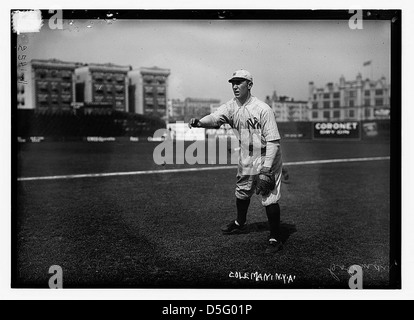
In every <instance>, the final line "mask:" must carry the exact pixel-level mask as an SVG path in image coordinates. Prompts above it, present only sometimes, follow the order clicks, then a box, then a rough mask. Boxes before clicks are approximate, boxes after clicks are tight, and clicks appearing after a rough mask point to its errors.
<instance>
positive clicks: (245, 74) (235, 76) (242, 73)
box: [229, 69, 253, 82]
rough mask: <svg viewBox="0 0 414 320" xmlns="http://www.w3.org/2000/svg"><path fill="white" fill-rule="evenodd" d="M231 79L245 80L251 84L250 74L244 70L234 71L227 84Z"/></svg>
mask: <svg viewBox="0 0 414 320" xmlns="http://www.w3.org/2000/svg"><path fill="white" fill-rule="evenodd" d="M233 79H246V80H249V81H251V82H253V77H252V75H251V74H250V72H249V71H247V70H244V69H240V70H237V71H234V72H233V75H232V76H231V78H230V79H229V82H231V81H232V80H233Z"/></svg>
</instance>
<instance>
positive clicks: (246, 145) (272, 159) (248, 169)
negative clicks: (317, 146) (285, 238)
mask: <svg viewBox="0 0 414 320" xmlns="http://www.w3.org/2000/svg"><path fill="white" fill-rule="evenodd" d="M228 81H229V82H230V83H231V87H232V90H233V93H234V98H233V99H231V100H230V101H228V102H226V103H225V104H223V105H221V106H220V107H219V108H218V109H217V110H216V111H215V112H213V113H211V114H209V115H207V116H205V117H203V118H201V119H195V118H193V119H191V120H190V122H189V127H190V128H191V127H202V128H219V127H220V126H221V125H222V124H224V123H227V124H229V125H230V126H231V127H232V128H233V130H234V131H235V134H236V136H237V137H238V138H239V144H240V149H239V163H238V169H237V182H236V191H235V196H236V208H237V218H236V219H235V220H234V221H232V222H231V223H229V224H228V225H226V226H225V227H223V228H222V232H223V234H227V235H232V234H241V233H246V232H247V226H246V215H247V211H248V208H249V204H250V199H251V197H252V196H253V194H254V193H256V194H260V196H261V203H262V205H263V206H264V207H265V210H266V215H267V218H268V221H269V227H270V237H269V245H268V247H267V249H266V252H268V253H272V252H276V251H279V250H281V249H282V246H283V244H282V242H281V240H280V206H279V199H280V186H281V177H282V154H281V148H280V135H279V130H278V127H277V124H276V119H275V116H274V113H273V111H272V109H271V108H270V107H269V106H268V105H267V104H266V103H264V102H263V101H260V100H259V99H258V98H256V97H255V96H253V95H251V93H250V91H251V88H252V86H253V77H252V75H251V74H250V72H248V71H247V70H243V69H241V70H237V71H235V72H234V73H233V75H232V77H231V78H230V79H229V80H228Z"/></svg>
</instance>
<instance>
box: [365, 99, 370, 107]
mask: <svg viewBox="0 0 414 320" xmlns="http://www.w3.org/2000/svg"><path fill="white" fill-rule="evenodd" d="M370 105H371V100H370V99H365V101H364V106H366V107H369V106H370Z"/></svg>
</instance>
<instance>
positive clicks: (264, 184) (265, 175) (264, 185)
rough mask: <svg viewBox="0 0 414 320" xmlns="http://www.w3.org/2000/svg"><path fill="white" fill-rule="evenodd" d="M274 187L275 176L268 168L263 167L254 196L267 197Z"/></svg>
mask: <svg viewBox="0 0 414 320" xmlns="http://www.w3.org/2000/svg"><path fill="white" fill-rule="evenodd" d="M275 185H276V181H275V175H274V173H273V172H272V170H271V169H270V168H269V167H263V168H262V169H261V170H260V173H259V180H258V181H257V186H256V194H261V195H262V196H267V195H268V194H269V193H270V192H271V191H272V190H273V189H274V188H275Z"/></svg>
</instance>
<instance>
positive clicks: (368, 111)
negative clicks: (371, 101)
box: [365, 108, 371, 118]
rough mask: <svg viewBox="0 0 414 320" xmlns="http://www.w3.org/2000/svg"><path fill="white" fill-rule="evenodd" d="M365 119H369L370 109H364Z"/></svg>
mask: <svg viewBox="0 0 414 320" xmlns="http://www.w3.org/2000/svg"><path fill="white" fill-rule="evenodd" d="M365 117H366V118H369V117H371V109H369V108H366V109H365Z"/></svg>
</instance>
